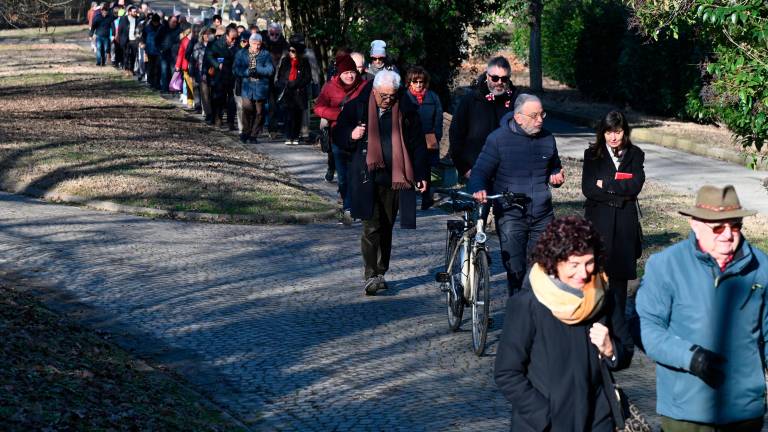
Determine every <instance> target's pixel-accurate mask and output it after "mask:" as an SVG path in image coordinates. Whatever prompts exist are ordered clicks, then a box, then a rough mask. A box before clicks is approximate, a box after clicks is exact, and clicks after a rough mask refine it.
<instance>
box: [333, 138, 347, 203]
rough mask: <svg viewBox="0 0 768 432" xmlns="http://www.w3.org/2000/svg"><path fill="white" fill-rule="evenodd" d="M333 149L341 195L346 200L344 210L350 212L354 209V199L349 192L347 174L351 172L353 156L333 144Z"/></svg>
mask: <svg viewBox="0 0 768 432" xmlns="http://www.w3.org/2000/svg"><path fill="white" fill-rule="evenodd" d="M331 149H332V150H333V161H334V163H335V164H336V181H337V182H338V185H339V193H340V194H341V198H342V199H343V200H344V210H349V209H351V208H352V202H351V201H352V199H351V198H350V196H349V193H348V192H347V184H348V182H347V172H348V171H349V161H350V159H351V156H350V155H349V153H347V152H345V151H344V150H342V149H340V148H339V147H338V146H337V145H336V144H332V147H331Z"/></svg>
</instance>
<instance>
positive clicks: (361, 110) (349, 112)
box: [333, 81, 428, 228]
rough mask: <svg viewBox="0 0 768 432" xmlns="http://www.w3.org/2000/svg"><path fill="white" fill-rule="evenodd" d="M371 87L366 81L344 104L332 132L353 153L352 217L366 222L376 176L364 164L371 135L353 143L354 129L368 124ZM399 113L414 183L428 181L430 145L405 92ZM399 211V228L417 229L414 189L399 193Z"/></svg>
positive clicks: (349, 177) (349, 185) (370, 213)
mask: <svg viewBox="0 0 768 432" xmlns="http://www.w3.org/2000/svg"><path fill="white" fill-rule="evenodd" d="M372 88H373V82H372V81H369V82H367V83H366V84H365V88H363V90H362V91H361V92H360V95H359V96H358V97H356V98H355V99H352V100H351V101H349V102H347V104H346V105H344V108H343V109H342V110H341V114H339V118H338V120H337V122H336V126H335V127H334V129H333V143H334V144H336V145H337V146H338V147H339V148H340V149H342V150H344V151H346V152H348V153H351V154H352V159H351V161H350V163H349V171H347V193H348V194H350V196H351V198H352V216H353V217H355V218H358V219H363V220H368V219H370V218H371V217H372V216H373V194H374V188H375V182H374V181H372V179H373V176H371V175H370V174H369V172H368V166H367V164H366V162H365V157H366V154H367V151H368V136H367V135H365V136H364V137H363V139H361V140H359V141H353V140H352V130H353V129H354V128H356V127H357V125H358V124H360V123H366V124H367V123H368V98H369V97H370V96H371V90H372ZM400 114H401V116H402V117H403V139H404V140H405V146H406V149H407V150H408V156H409V157H410V160H411V163H412V165H413V175H414V177H415V178H414V181H415V182H419V181H422V180H424V179H426V178H427V177H426V176H427V170H428V157H427V143H426V141H425V140H424V134H423V133H422V132H421V120H420V117H419V111H418V106H416V105H415V104H413V103H411V102H409V101H408V98H407V97H405V95H404V94H403V92H402V91H401V92H400ZM400 210H401V212H400V226H401V227H403V228H415V227H416V194H415V192H414V190H413V189H411V190H401V191H400Z"/></svg>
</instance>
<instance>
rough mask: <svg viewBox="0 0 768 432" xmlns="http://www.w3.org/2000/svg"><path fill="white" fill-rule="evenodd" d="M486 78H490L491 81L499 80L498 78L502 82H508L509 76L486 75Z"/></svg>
mask: <svg viewBox="0 0 768 432" xmlns="http://www.w3.org/2000/svg"><path fill="white" fill-rule="evenodd" d="M488 78H490V79H491V81H493V82H499V80H501V82H503V83H508V82H509V77H508V76H506V75H504V76H498V75H488Z"/></svg>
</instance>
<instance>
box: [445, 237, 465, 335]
mask: <svg viewBox="0 0 768 432" xmlns="http://www.w3.org/2000/svg"><path fill="white" fill-rule="evenodd" d="M460 247H461V237H459V236H457V235H456V233H455V232H452V231H449V232H448V242H447V245H446V248H445V271H446V272H448V269H449V268H450V269H451V272H450V282H448V283H447V285H448V286H447V287H446V288H447V289H446V290H445V305H446V309H447V312H448V327H449V328H450V329H451V331H456V330H458V329H459V327H461V317H462V316H463V315H464V298H463V297H464V286H463V285H462V283H461V267H462V265H461V253H460V252H461V251H458V250H455V249H456V248H460ZM454 251H455V254H454ZM451 262H453V266H451Z"/></svg>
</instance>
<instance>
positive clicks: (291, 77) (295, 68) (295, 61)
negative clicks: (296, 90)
mask: <svg viewBox="0 0 768 432" xmlns="http://www.w3.org/2000/svg"><path fill="white" fill-rule="evenodd" d="M298 77H299V58H298V57H293V58H291V72H290V73H289V74H288V81H296V78H298Z"/></svg>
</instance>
